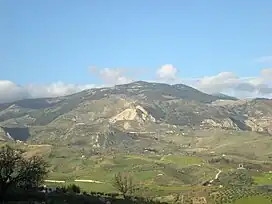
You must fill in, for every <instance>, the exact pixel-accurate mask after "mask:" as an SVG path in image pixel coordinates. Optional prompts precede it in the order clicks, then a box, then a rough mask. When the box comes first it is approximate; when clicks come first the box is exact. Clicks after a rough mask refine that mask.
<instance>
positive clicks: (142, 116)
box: [109, 105, 156, 123]
mask: <svg viewBox="0 0 272 204" xmlns="http://www.w3.org/2000/svg"><path fill="white" fill-rule="evenodd" d="M147 120H150V121H152V122H156V119H155V118H154V117H153V116H152V115H150V114H148V112H147V111H146V110H145V109H144V108H143V107H142V106H139V105H137V106H136V107H130V108H127V109H125V110H124V111H122V112H121V113H119V114H117V115H116V116H114V117H112V118H110V120H109V121H110V123H115V122H117V121H138V122H144V121H147Z"/></svg>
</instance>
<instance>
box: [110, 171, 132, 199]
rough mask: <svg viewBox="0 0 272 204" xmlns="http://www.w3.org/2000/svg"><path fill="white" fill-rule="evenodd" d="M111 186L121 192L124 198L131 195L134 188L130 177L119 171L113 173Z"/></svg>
mask: <svg viewBox="0 0 272 204" xmlns="http://www.w3.org/2000/svg"><path fill="white" fill-rule="evenodd" d="M113 186H114V187H115V188H116V189H117V190H118V191H120V192H121V193H122V195H123V196H124V198H127V197H128V196H129V195H132V194H133V193H134V192H135V190H136V187H135V185H134V184H133V180H132V177H131V176H130V175H128V174H125V173H120V172H119V173H118V174H115V175H114V179H113Z"/></svg>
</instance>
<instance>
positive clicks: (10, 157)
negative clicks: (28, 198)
mask: <svg viewBox="0 0 272 204" xmlns="http://www.w3.org/2000/svg"><path fill="white" fill-rule="evenodd" d="M46 174H47V164H46V162H44V160H43V159H42V158H41V157H38V156H33V157H30V158H24V157H23V155H22V151H20V150H16V149H13V148H11V147H9V146H4V147H2V148H1V150H0V198H2V199H3V198H4V197H5V194H6V193H7V191H8V190H9V189H10V188H12V187H13V188H16V187H20V188H32V187H38V186H39V185H40V184H41V183H42V182H43V180H44V178H45V176H46Z"/></svg>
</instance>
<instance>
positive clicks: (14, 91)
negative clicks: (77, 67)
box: [0, 80, 95, 103]
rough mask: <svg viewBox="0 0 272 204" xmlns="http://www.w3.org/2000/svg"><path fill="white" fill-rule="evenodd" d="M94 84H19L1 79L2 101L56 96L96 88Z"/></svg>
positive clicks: (0, 93) (0, 91)
mask: <svg viewBox="0 0 272 204" xmlns="http://www.w3.org/2000/svg"><path fill="white" fill-rule="evenodd" d="M94 87H95V85H93V84H86V85H77V84H65V83H63V82H56V83H52V84H49V85H37V84H35V85H34V84H32V85H28V86H19V85H17V84H15V83H14V82H11V81H8V80H0V103H4V102H10V101H15V100H20V99H26V98H41V97H56V96H65V95H69V94H73V93H76V92H79V91H83V90H85V89H89V88H94Z"/></svg>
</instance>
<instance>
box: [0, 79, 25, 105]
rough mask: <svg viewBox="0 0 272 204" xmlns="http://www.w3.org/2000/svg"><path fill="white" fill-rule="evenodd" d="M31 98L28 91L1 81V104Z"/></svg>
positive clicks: (6, 81) (9, 82) (11, 83)
mask: <svg viewBox="0 0 272 204" xmlns="http://www.w3.org/2000/svg"><path fill="white" fill-rule="evenodd" d="M28 97H30V95H29V93H28V91H27V90H26V89H25V88H24V87H21V86H18V85H16V84H15V83H13V82H11V81H8V80H0V103H3V102H7V101H12V100H14V99H15V100H17V99H23V98H28Z"/></svg>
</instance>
